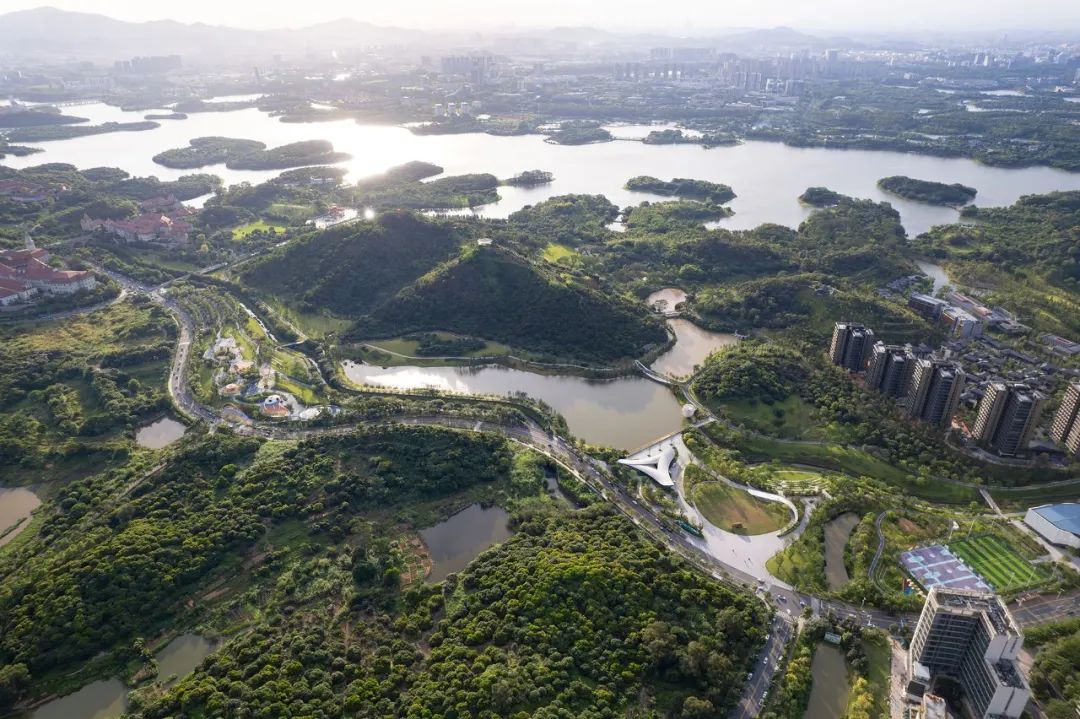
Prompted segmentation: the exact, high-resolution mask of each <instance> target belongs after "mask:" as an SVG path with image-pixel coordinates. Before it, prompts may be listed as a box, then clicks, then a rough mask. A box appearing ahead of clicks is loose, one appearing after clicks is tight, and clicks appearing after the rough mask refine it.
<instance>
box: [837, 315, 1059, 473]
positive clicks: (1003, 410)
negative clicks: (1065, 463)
mask: <svg viewBox="0 0 1080 719" xmlns="http://www.w3.org/2000/svg"><path fill="white" fill-rule="evenodd" d="M946 354H948V353H946ZM829 355H830V358H831V359H832V362H833V364H835V365H838V366H840V367H843V368H844V369H846V370H848V371H849V372H855V373H862V372H865V373H866V374H865V381H866V387H867V388H868V389H872V390H875V391H877V392H880V393H881V394H883V395H885V396H886V397H890V398H892V399H895V400H896V401H897V403H898V404H899V405H900V407H901V408H903V410H904V411H905V412H906V413H907V415H908V416H909V417H911V418H912V419H917V420H920V421H922V422H926V423H928V424H931V425H934V426H936V427H939V428H941V429H948V428H949V427H950V426H951V424H952V418H953V415H954V414H955V413H956V409H957V407H958V406H959V405H960V401H961V399H962V395H963V394H964V391H965V390H964V388H965V383H966V382H967V380H968V375H967V374H966V373H965V371H964V368H963V365H962V364H960V363H959V362H956V361H953V360H950V359H942V358H940V357H938V356H935V354H934V353H933V351H932V350H931V349H930V348H928V347H925V346H919V347H915V346H912V345H910V344H907V345H889V344H885V343H884V342H874V331H873V330H871V329H870V328H868V327H866V326H865V325H862V324H860V323H858V322H837V323H836V325H835V326H834V328H833V335H832V343H831V344H830V346H829ZM981 394H982V396H981V399H980V400H979V403H978V405H977V406H976V409H975V422H974V424H973V425H972V427H971V437H972V439H973V440H974V441H975V443H976V444H977V445H978V446H980V447H982V448H983V449H986V450H988V451H991V452H996V453H997V454H999V455H1001V456H1005V457H1015V456H1017V455H1021V454H1023V453H1024V452H1025V451H1026V450H1027V449H1028V445H1029V443H1030V442H1031V439H1032V436H1033V434H1034V432H1035V430H1036V429H1037V428H1038V426H1039V421H1040V419H1041V417H1042V413H1043V410H1044V408H1045V406H1046V403H1047V401H1048V400H1049V397H1048V395H1047V394H1046V393H1045V392H1042V391H1040V390H1038V389H1036V388H1035V387H1032V386H1031V384H1029V383H1026V382H1004V381H998V380H993V381H990V382H988V383H987V384H986V385H985V391H981ZM1050 439H1052V440H1053V441H1054V442H1056V443H1057V444H1059V445H1060V446H1062V447H1064V448H1065V451H1066V453H1068V454H1070V455H1073V456H1080V382H1074V383H1072V384H1070V385H1069V387H1068V388H1067V389H1066V391H1065V395H1064V396H1063V397H1062V400H1061V405H1060V407H1059V408H1058V410H1057V413H1056V414H1055V416H1054V420H1053V423H1052V425H1051V427H1050Z"/></svg>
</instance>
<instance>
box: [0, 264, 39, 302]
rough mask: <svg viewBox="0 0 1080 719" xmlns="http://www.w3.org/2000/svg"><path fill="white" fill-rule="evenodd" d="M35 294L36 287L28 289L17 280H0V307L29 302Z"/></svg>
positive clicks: (27, 286)
mask: <svg viewBox="0 0 1080 719" xmlns="http://www.w3.org/2000/svg"><path fill="white" fill-rule="evenodd" d="M0 267H3V265H0ZM0 271H2V270H0ZM37 292H38V291H37V288H36V287H30V286H29V285H26V284H24V283H22V282H19V281H18V280H9V279H4V278H0V307H6V306H7V305H14V304H21V303H23V302H29V301H30V299H31V298H32V297H33V296H34V295H36V294H37Z"/></svg>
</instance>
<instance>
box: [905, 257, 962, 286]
mask: <svg viewBox="0 0 1080 719" xmlns="http://www.w3.org/2000/svg"><path fill="white" fill-rule="evenodd" d="M915 264H916V265H918V266H919V269H920V270H922V272H923V274H924V275H926V276H927V277H929V278H930V279H932V280H933V281H934V290H933V294H935V295H936V294H937V292H938V290H940V289H941V288H942V287H947V286H954V287H955V286H956V283H954V282H952V281H950V280H949V275H947V274H946V273H945V268H944V267H942V266H941V265H936V264H934V263H933V262H928V261H926V260H915Z"/></svg>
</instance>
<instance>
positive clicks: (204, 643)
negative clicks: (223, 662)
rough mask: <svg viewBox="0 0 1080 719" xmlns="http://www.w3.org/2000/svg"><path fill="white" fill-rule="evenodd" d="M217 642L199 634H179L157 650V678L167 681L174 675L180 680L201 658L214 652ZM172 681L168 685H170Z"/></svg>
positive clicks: (191, 670) (197, 664) (192, 669)
mask: <svg viewBox="0 0 1080 719" xmlns="http://www.w3.org/2000/svg"><path fill="white" fill-rule="evenodd" d="M217 648H218V643H217V642H215V641H211V640H210V639H207V638H206V637H204V636H202V635H199V634H181V635H180V636H178V637H177V638H176V639H173V640H172V641H171V642H169V643H168V645H166V647H165V648H164V649H162V650H161V651H160V652H158V654H157V656H156V657H155V658H156V659H157V663H158V679H160V680H161V681H165V682H168V679H169V677H172V676H173V675H175V676H176V680H175V681H180V680H181V679H183V678H184V677H186V676H187V675H188V674H191V673H192V672H193V671H195V668H196V667H198V666H199V663H200V662H202V660H203V659H205V658H206V657H208V656H210V655H211V654H213V653H214V650H216V649H217ZM173 683H175V682H172V683H170V684H169V686H172V684H173Z"/></svg>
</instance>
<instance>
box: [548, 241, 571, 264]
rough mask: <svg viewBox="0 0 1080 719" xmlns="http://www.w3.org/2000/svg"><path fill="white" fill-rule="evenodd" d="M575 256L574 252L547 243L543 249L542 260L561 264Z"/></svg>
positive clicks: (552, 243) (567, 248)
mask: <svg viewBox="0 0 1080 719" xmlns="http://www.w3.org/2000/svg"><path fill="white" fill-rule="evenodd" d="M577 256H578V253H577V252H576V251H575V250H573V249H571V248H569V247H567V246H566V245H560V244H559V243H557V242H549V243H548V246H547V247H545V248H544V259H545V260H547V261H548V262H562V261H563V260H567V259H570V258H572V257H577Z"/></svg>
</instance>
